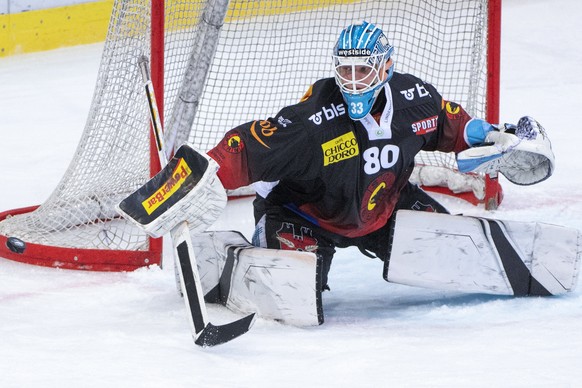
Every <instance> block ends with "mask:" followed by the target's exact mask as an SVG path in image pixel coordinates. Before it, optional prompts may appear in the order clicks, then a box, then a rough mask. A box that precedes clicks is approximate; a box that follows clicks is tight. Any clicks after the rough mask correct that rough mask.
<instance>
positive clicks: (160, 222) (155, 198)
mask: <svg viewBox="0 0 582 388" xmlns="http://www.w3.org/2000/svg"><path fill="white" fill-rule="evenodd" d="M216 171H218V164H217V163H216V162H215V161H214V160H213V159H212V158H210V157H209V156H207V155H205V154H202V153H200V152H198V151H196V150H195V149H194V148H193V147H192V146H190V145H188V144H184V145H182V146H181V147H180V148H179V149H178V150H177V151H176V154H175V155H174V157H173V158H172V159H171V160H170V161H169V162H168V164H167V165H166V167H164V168H163V169H162V170H161V171H160V172H159V173H158V174H156V176H154V177H153V178H152V179H150V180H149V181H148V182H146V184H145V185H143V186H142V187H140V188H139V189H138V190H137V191H135V192H134V193H132V194H131V195H130V196H128V197H127V198H126V199H124V200H123V201H121V203H119V205H118V206H117V210H118V212H119V213H120V214H121V215H122V216H123V217H124V218H126V219H128V220H129V221H131V222H133V223H134V224H135V225H137V226H138V227H139V228H141V229H142V230H144V231H145V232H146V233H147V234H149V235H150V236H152V237H161V236H163V235H164V234H166V233H168V232H169V231H171V230H172V229H173V228H174V227H175V226H176V225H178V224H180V223H181V222H184V221H186V222H187V223H188V226H189V227H190V229H191V230H193V231H204V230H206V228H208V227H209V226H210V225H212V224H213V223H214V221H216V219H218V217H219V216H220V214H221V213H222V211H223V210H224V208H225V207H226V201H227V196H226V191H225V190H224V187H223V186H222V183H221V182H220V180H219V179H218V176H217V175H216Z"/></svg>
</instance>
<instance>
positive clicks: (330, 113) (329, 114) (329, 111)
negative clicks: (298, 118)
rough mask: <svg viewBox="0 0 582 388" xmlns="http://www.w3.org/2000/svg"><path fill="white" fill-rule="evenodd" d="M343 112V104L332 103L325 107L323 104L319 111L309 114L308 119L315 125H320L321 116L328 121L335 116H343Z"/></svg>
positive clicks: (344, 111)
mask: <svg viewBox="0 0 582 388" xmlns="http://www.w3.org/2000/svg"><path fill="white" fill-rule="evenodd" d="M345 114H346V107H345V106H344V104H339V105H335V104H333V103H332V104H331V106H330V107H329V108H326V107H325V106H324V107H322V108H321V111H319V112H317V113H315V114H312V115H311V116H309V120H311V121H312V122H313V123H314V124H315V125H321V123H322V122H323V116H325V119H326V120H327V121H330V120H333V119H334V118H336V117H339V116H343V115H345Z"/></svg>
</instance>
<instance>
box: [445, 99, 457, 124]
mask: <svg viewBox="0 0 582 388" xmlns="http://www.w3.org/2000/svg"><path fill="white" fill-rule="evenodd" d="M445 112H446V114H447V117H448V118H449V119H451V120H455V119H458V118H459V117H460V113H461V107H460V106H459V105H457V104H455V103H454V102H450V101H447V103H446V104H445Z"/></svg>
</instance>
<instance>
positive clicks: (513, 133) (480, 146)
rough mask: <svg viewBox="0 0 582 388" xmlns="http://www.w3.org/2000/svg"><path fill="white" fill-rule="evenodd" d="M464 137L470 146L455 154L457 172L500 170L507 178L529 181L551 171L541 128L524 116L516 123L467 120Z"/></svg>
mask: <svg viewBox="0 0 582 388" xmlns="http://www.w3.org/2000/svg"><path fill="white" fill-rule="evenodd" d="M465 140H466V141H467V143H468V144H469V145H471V146H472V148H469V149H467V150H465V151H463V152H460V153H459V154H458V155H457V164H458V167H459V171H461V172H476V173H485V174H489V173H494V172H500V173H501V174H503V175H504V176H505V177H506V178H507V179H508V180H509V181H510V182H512V183H515V184H518V185H532V184H535V183H538V182H541V181H543V180H545V179H547V178H549V177H550V176H551V175H552V173H553V171H554V160H555V158H554V153H553V152H552V145H551V142H550V139H549V138H548V136H547V134H546V131H545V129H544V128H543V127H542V126H541V125H540V124H539V123H538V122H537V121H536V120H535V119H533V118H531V117H529V116H524V117H522V118H521V119H519V121H518V123H517V125H513V124H503V125H501V126H499V127H495V126H492V125H490V124H488V123H487V122H485V121H483V120H471V121H470V122H469V123H467V126H466V128H465Z"/></svg>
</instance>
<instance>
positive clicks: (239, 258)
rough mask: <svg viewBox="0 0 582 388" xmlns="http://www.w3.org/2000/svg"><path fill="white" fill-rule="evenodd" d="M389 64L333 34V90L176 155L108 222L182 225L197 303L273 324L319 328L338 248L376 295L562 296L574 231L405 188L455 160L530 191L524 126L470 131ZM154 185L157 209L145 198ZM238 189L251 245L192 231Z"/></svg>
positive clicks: (533, 137) (546, 151)
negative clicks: (446, 156)
mask: <svg viewBox="0 0 582 388" xmlns="http://www.w3.org/2000/svg"><path fill="white" fill-rule="evenodd" d="M393 54H394V49H393V47H392V46H391V45H390V44H389V42H388V39H387V37H386V36H385V35H384V33H383V32H382V30H381V29H380V28H378V27H377V26H375V25H373V24H370V23H368V22H362V23H359V24H354V25H350V26H348V27H347V28H345V29H344V30H343V31H341V33H340V35H339V38H338V40H337V43H336V45H335V47H334V48H333V55H332V58H333V69H334V75H335V76H334V77H331V78H326V79H321V80H318V81H316V82H315V83H314V84H313V85H312V86H311V87H310V88H309V90H308V91H307V92H306V94H305V95H304V96H303V98H302V99H301V100H300V102H299V103H297V104H294V105H291V106H287V107H284V108H282V109H281V110H280V111H279V113H277V114H276V115H275V116H274V117H271V118H268V119H265V120H256V121H251V122H248V123H244V124H241V125H240V126H238V127H236V128H234V129H231V130H229V131H228V132H226V134H225V136H224V137H223V139H222V140H221V141H220V142H219V143H218V144H217V145H216V146H215V147H214V148H212V149H211V150H210V151H209V152H208V153H206V154H203V153H201V152H198V151H197V150H196V149H194V148H193V147H191V146H190V145H188V144H184V145H182V147H180V148H179V150H178V151H177V153H176V154H175V156H174V158H173V159H172V160H171V161H170V163H168V165H167V166H166V168H165V169H164V170H162V171H161V172H160V173H159V174H158V175H157V176H156V177H154V178H153V179H152V181H150V182H148V184H149V188H148V187H147V186H148V185H146V186H144V187H143V188H142V189H140V190H139V191H138V192H137V193H138V194H139V199H133V200H126V201H124V202H122V204H121V205H120V207H119V208H120V212H121V213H122V214H123V215H124V216H125V217H127V218H129V219H131V220H133V221H134V222H135V223H136V224H138V225H139V226H140V227H141V228H143V229H144V230H145V231H146V232H148V233H149V234H151V235H152V236H161V235H163V234H164V233H167V232H168V231H169V230H170V229H172V228H173V227H174V226H175V225H177V224H179V223H182V222H187V223H188V225H189V227H190V228H191V230H193V244H194V247H195V257H196V261H197V265H198V268H199V272H200V278H201V283H202V289H203V292H204V295H205V299H206V300H207V301H209V302H219V303H223V304H225V305H226V306H227V307H229V308H230V309H232V310H234V311H238V312H242V313H251V312H256V313H257V314H258V315H259V316H261V317H264V318H267V319H273V320H277V321H281V322H284V323H287V324H293V325H301V326H303V325H318V324H321V323H322V322H323V308H322V303H321V293H322V292H323V291H324V290H328V289H329V286H328V273H329V270H330V266H331V264H332V259H333V256H334V253H335V250H336V248H343V247H348V246H355V247H358V248H359V250H360V251H361V252H362V254H363V255H366V256H371V257H376V258H378V259H379V260H382V261H383V262H384V272H383V276H384V278H385V279H386V280H387V281H388V282H394V283H399V284H407V285H412V286H419V287H428V288H435V289H442V290H456V291H462V292H476V293H491V294H500V295H516V296H545V295H559V294H563V293H566V292H570V291H572V290H573V289H574V288H575V286H576V283H577V277H578V272H579V267H580V256H581V252H580V251H581V244H582V243H581V241H582V238H581V234H580V233H579V232H578V231H577V230H574V229H570V228H566V227H561V226H556V225H549V224H544V223H539V222H516V221H500V220H494V219H488V218H481V217H466V216H460V215H451V214H449V212H448V211H447V210H446V209H445V208H444V207H443V206H442V205H441V204H439V203H438V202H437V201H436V200H435V199H433V198H432V197H430V196H429V195H428V194H427V193H425V192H424V191H422V190H421V189H420V188H419V187H417V186H415V185H413V184H411V183H410V182H409V177H410V175H411V172H412V169H413V167H414V157H415V155H416V154H417V153H418V152H419V151H421V150H424V151H435V150H438V151H443V152H455V153H456V154H457V158H458V165H459V168H460V170H462V171H463V172H471V171H477V172H485V173H489V172H499V173H501V174H503V175H504V176H505V177H506V178H507V179H508V180H509V181H511V182H513V183H515V184H518V185H531V184H535V183H538V182H541V181H543V180H545V179H547V178H549V177H550V176H551V175H552V172H553V170H554V155H553V153H552V149H551V143H550V141H549V138H548V134H547V133H546V131H545V129H544V128H543V127H542V126H541V125H540V124H539V123H538V122H537V121H536V120H535V119H533V118H531V117H527V116H526V117H523V118H521V119H520V120H519V121H518V122H517V124H515V125H510V124H502V125H493V124H490V123H488V122H486V121H484V120H482V119H480V118H473V117H470V116H469V114H468V113H467V112H466V111H465V110H464V109H463V107H462V106H460V105H458V104H456V103H454V102H452V101H447V100H445V99H444V98H443V97H442V96H441V95H440V94H439V92H438V91H437V90H436V88H435V87H433V86H432V85H431V84H429V83H426V82H424V81H423V80H421V79H419V78H417V77H415V76H413V75H410V74H401V73H399V72H397V71H395V70H394V68H395V60H396V58H395V55H393ZM267 94H268V90H266V91H265V95H267ZM165 184H168V185H169V186H168V191H167V192H168V193H170V194H171V195H170V194H169V195H168V196H167V197H168V198H169V199H168V198H165V197H164V196H159V198H156V197H155V196H153V194H152V193H155V192H156V189H155V188H159V187H162V186H164V185H165ZM250 184H252V185H253V186H254V188H255V190H256V199H255V200H254V203H253V206H254V218H255V225H256V228H255V233H254V236H253V239H252V242H248V241H246V240H245V239H244V238H243V237H242V235H241V234H240V233H237V232H228V231H207V230H208V228H209V227H210V226H211V224H212V222H213V221H214V220H215V219H216V218H217V217H218V215H219V214H220V209H221V208H222V207H223V206H224V203H225V201H224V198H225V194H224V189H236V188H239V187H242V186H247V185H250ZM152 188H154V189H153V190H152ZM148 199H149V201H148ZM156 201H157V202H156ZM140 206H141V209H139V208H140ZM136 209H137V210H136ZM249 216H250V215H249Z"/></svg>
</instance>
